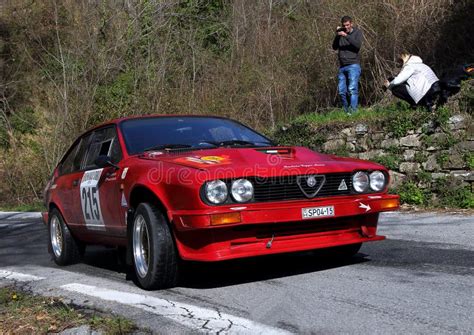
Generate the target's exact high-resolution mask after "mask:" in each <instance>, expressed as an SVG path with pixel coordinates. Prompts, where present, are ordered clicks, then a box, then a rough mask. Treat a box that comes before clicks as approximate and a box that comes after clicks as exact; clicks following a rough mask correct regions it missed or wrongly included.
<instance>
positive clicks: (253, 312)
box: [0, 213, 474, 334]
mask: <svg viewBox="0 0 474 335" xmlns="http://www.w3.org/2000/svg"><path fill="white" fill-rule="evenodd" d="M379 232H380V233H381V234H385V235H387V237H388V239H387V240H385V241H380V242H373V243H368V244H365V245H364V246H363V247H362V249H361V251H360V253H359V254H358V255H356V256H355V257H353V258H352V259H350V260H348V261H345V262H341V261H337V260H331V259H327V258H325V257H323V256H324V255H322V254H321V253H303V254H292V255H282V256H272V257H263V258H254V259H247V260H239V261H231V262H224V263H217V264H199V263H190V264H187V265H186V268H185V269H184V271H183V274H184V280H183V282H182V283H181V285H180V286H179V287H177V288H174V289H170V290H164V291H154V292H147V291H143V290H140V289H139V288H137V287H136V286H135V284H134V283H133V282H132V280H130V276H128V275H127V274H126V269H125V268H124V267H123V266H121V265H119V263H118V261H117V254H116V252H115V250H114V249H105V248H99V247H91V248H88V250H87V252H86V255H85V259H84V261H83V263H80V264H77V265H73V266H69V267H62V268H60V267H58V266H56V265H55V264H54V263H53V262H52V261H51V258H50V256H49V255H48V253H47V246H46V241H47V231H46V227H45V226H43V224H42V223H41V222H40V220H39V219H38V218H35V217H34V216H32V217H30V218H18V217H17V216H12V215H6V214H0V285H7V284H9V283H10V282H12V281H16V282H17V284H19V285H23V286H24V287H25V288H27V289H30V290H32V291H33V292H36V293H39V294H45V295H62V296H64V297H66V299H70V300H71V301H73V302H74V303H76V304H79V305H84V306H87V308H98V309H105V310H109V311H112V312H113V313H118V314H123V315H125V316H127V317H129V318H132V319H134V320H135V321H136V322H137V323H138V324H139V325H140V326H143V327H147V328H149V329H152V330H153V331H156V332H157V333H165V334H166V333H173V334H176V333H195V332H196V331H198V330H200V331H203V332H210V333H218V332H221V333H251V334H253V333H265V334H268V333H284V332H285V331H286V332H290V333H304V334H309V333H314V334H340V333H364V334H366V333H369V334H374V333H380V334H400V333H423V334H426V333H431V334H444V333H465V334H472V333H473V315H474V308H473V293H474V291H473V287H474V281H473V274H474V257H473V256H474V243H473V236H474V216H467V215H456V214H437V213H420V214H401V213H388V214H384V215H383V216H382V217H381V224H380V230H379ZM25 274H26V275H31V276H33V277H28V276H26V277H25V276H24V277H22V275H25Z"/></svg>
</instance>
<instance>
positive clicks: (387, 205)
mask: <svg viewBox="0 0 474 335" xmlns="http://www.w3.org/2000/svg"><path fill="white" fill-rule="evenodd" d="M398 207H400V201H399V200H398V199H388V200H382V201H380V209H391V208H398Z"/></svg>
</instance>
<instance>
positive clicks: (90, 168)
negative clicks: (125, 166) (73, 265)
mask: <svg viewBox="0 0 474 335" xmlns="http://www.w3.org/2000/svg"><path fill="white" fill-rule="evenodd" d="M101 155H107V156H109V157H110V160H111V161H112V163H114V164H119V163H120V160H121V159H122V152H121V149H120V144H119V142H118V137H117V132H116V129H115V126H107V127H104V128H99V129H97V130H95V131H93V132H92V136H91V140H90V142H89V145H88V149H87V153H86V155H85V157H84V160H83V163H82V164H83V165H82V169H83V171H84V172H83V175H82V178H81V180H80V183H79V186H78V190H77V192H76V193H75V194H76V197H77V198H76V201H75V204H76V206H77V207H79V209H78V212H80V223H81V224H82V227H83V228H84V229H85V230H87V231H96V232H98V233H105V234H107V235H113V236H120V235H123V234H125V230H124V229H122V228H123V224H122V221H123V220H121V219H122V214H121V213H122V211H121V194H122V193H121V189H120V180H119V178H118V176H119V171H118V170H116V169H115V168H114V167H112V166H110V167H105V168H99V167H97V166H96V164H95V160H96V159H97V157H99V156H101Z"/></svg>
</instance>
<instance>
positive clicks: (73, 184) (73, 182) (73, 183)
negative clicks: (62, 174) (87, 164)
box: [72, 179, 79, 187]
mask: <svg viewBox="0 0 474 335" xmlns="http://www.w3.org/2000/svg"><path fill="white" fill-rule="evenodd" d="M77 185H79V179H76V180H73V181H72V186H74V187H76V186H77Z"/></svg>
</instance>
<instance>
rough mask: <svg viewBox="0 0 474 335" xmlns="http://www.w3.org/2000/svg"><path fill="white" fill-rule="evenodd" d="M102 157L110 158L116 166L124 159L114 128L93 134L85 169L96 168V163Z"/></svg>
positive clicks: (103, 129) (100, 130)
mask: <svg viewBox="0 0 474 335" xmlns="http://www.w3.org/2000/svg"><path fill="white" fill-rule="evenodd" d="M101 155H106V156H109V157H110V158H111V161H112V163H114V164H116V163H118V162H119V161H120V160H121V159H122V152H121V150H120V144H119V143H118V138H117V133H116V131H115V128H114V127H108V128H102V129H99V130H96V131H94V132H93V133H92V138H91V141H90V145H89V150H88V152H87V157H86V161H85V166H84V169H86V170H87V169H93V168H96V165H95V163H94V162H95V160H96V159H97V157H99V156H101Z"/></svg>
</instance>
